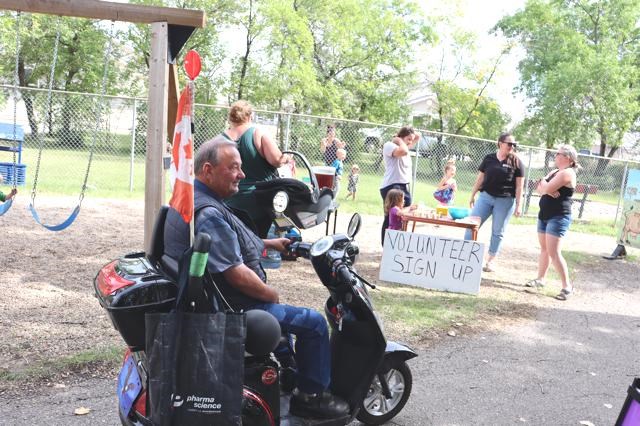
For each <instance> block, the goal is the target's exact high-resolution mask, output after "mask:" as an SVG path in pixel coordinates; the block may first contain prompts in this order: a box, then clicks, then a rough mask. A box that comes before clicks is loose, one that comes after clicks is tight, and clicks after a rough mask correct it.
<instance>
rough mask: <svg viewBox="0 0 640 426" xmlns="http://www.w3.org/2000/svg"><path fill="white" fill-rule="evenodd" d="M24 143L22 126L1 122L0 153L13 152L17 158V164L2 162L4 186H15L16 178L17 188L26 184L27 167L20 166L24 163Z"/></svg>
mask: <svg viewBox="0 0 640 426" xmlns="http://www.w3.org/2000/svg"><path fill="white" fill-rule="evenodd" d="M14 133H15V135H14ZM22 142H24V129H23V128H22V126H21V125H19V124H16V125H15V126H14V124H13V123H1V122H0V151H6V152H13V153H15V155H16V156H17V164H14V163H13V162H0V174H2V177H3V178H4V183H3V185H13V179H14V176H15V179H16V185H17V186H24V184H25V182H26V175H27V173H26V172H27V170H26V169H27V166H26V165H25V164H20V163H22Z"/></svg>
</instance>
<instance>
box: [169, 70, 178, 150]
mask: <svg viewBox="0 0 640 426" xmlns="http://www.w3.org/2000/svg"><path fill="white" fill-rule="evenodd" d="M167 95H168V98H169V104H168V111H169V113H168V114H169V116H168V117H167V135H169V139H172V138H173V133H174V131H175V128H176V115H177V114H178V103H179V101H180V87H179V85H178V66H177V65H176V64H170V65H169V93H167ZM171 142H172V143H173V141H171Z"/></svg>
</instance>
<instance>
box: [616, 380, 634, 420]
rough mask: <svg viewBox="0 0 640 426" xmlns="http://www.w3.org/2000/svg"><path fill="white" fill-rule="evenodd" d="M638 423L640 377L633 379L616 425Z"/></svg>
mask: <svg viewBox="0 0 640 426" xmlns="http://www.w3.org/2000/svg"><path fill="white" fill-rule="evenodd" d="M638 424H640V378H636V379H634V381H633V383H632V384H631V386H629V390H628V391H627V399H626V400H625V401H624V405H623V406H622V410H620V415H619V416H618V421H616V426H634V425H638Z"/></svg>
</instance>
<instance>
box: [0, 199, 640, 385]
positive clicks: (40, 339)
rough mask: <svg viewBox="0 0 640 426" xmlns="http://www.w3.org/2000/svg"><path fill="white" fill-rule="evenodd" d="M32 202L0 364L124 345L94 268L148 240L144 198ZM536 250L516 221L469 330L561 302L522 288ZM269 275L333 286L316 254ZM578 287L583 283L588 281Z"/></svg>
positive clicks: (0, 321)
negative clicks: (96, 285) (311, 260)
mask: <svg viewBox="0 0 640 426" xmlns="http://www.w3.org/2000/svg"><path fill="white" fill-rule="evenodd" d="M26 202H27V201H26V200H25V198H24V197H22V198H20V197H19V198H18V199H17V200H16V202H15V203H14V206H13V208H12V209H11V210H10V211H9V212H8V213H7V214H6V215H4V216H2V217H1V218H0V221H1V222H0V223H2V229H3V231H4V239H3V242H2V252H3V260H2V265H1V266H0V283H1V284H2V291H1V292H0V334H1V335H2V336H3V339H2V342H0V372H2V371H4V372H5V373H6V372H16V371H23V370H26V369H29V368H30V367H32V366H34V365H39V364H41V363H43V362H44V361H47V360H52V359H58V358H61V357H67V356H71V355H75V354H78V353H82V352H86V351H95V350H97V351H100V350H104V351H108V350H109V349H110V348H113V347H114V346H122V340H121V338H120V336H119V335H118V333H117V332H116V331H115V330H114V329H113V326H112V325H111V323H110V321H109V319H108V318H107V315H106V313H105V312H104V311H103V310H102V309H101V308H100V306H99V304H98V301H97V300H96V298H95V297H94V290H93V278H94V276H95V274H96V273H97V271H98V270H99V269H100V268H101V267H102V266H103V265H104V264H105V263H107V262H108V261H109V260H111V259H114V258H117V257H118V256H120V255H122V254H124V253H127V252H131V251H135V250H139V249H140V248H141V247H142V245H143V243H142V241H143V231H142V224H143V219H142V218H143V207H144V206H143V203H142V202H141V201H121V200H91V199H88V200H85V202H84V204H83V208H82V212H81V214H80V216H79V217H78V219H77V220H76V222H75V223H74V224H73V225H72V226H71V227H70V228H68V229H67V230H65V231H62V232H50V231H47V230H45V229H43V228H41V227H39V226H38V225H37V224H36V223H35V222H34V221H33V220H32V218H31V217H30V215H29V213H28V212H27V210H26V209H25V207H26ZM74 203H75V200H74V199H70V198H56V199H44V198H43V199H40V200H39V205H40V206H41V209H40V215H41V218H42V219H43V220H45V221H47V222H49V223H56V222H59V221H62V220H63V219H64V218H65V215H66V214H68V213H69V212H70V210H71V209H72V206H73V205H74ZM347 220H348V217H347V215H345V214H341V215H340V217H339V218H338V230H344V229H346V222H347ZM380 224H381V218H376V217H365V219H364V226H363V230H362V231H361V233H360V235H359V236H358V239H357V242H358V244H359V246H360V249H361V253H362V255H361V258H360V261H359V263H358V265H357V266H358V270H359V272H360V273H361V275H363V276H365V277H367V278H370V279H371V281H372V282H373V283H374V284H376V285H379V286H380V288H381V289H382V291H384V288H385V286H386V285H387V284H385V283H382V282H380V281H379V280H378V279H377V276H378V265H379V261H380V256H381V248H380V245H379V228H380ZM321 228H324V227H317V228H316V229H313V230H308V231H306V232H305V233H304V236H305V239H306V240H313V239H315V238H317V237H319V236H320V235H323V234H324V229H321ZM485 228H487V227H485ZM417 232H429V233H432V234H444V235H451V236H458V235H457V234H455V232H454V231H452V230H451V229H443V228H430V229H418V230H417ZM487 232H488V229H483V230H481V233H480V241H488V235H487ZM566 246H567V248H568V249H570V250H580V251H583V252H584V253H586V254H596V253H597V254H605V253H608V252H610V251H611V249H613V248H614V247H615V242H614V241H612V239H611V238H607V237H597V236H585V235H575V234H570V235H569V237H568V238H567V244H566ZM536 257H537V242H536V236H535V230H534V227H533V226H513V227H511V229H509V232H508V234H507V238H506V240H505V245H504V248H503V254H502V255H501V256H500V257H499V258H498V261H497V265H496V266H497V268H498V269H497V272H495V273H493V274H488V275H487V276H486V277H483V282H482V286H481V292H480V295H479V297H484V298H488V299H491V298H494V299H500V300H503V301H505V303H501V304H499V306H498V307H497V308H496V310H495V311H488V312H485V313H483V314H482V315H480V316H479V317H478V318H475V319H474V320H473V322H472V324H462V325H452V327H455V328H456V330H457V332H458V333H462V334H464V333H473V332H475V331H478V330H484V329H487V328H496V327H497V328H499V327H503V326H504V325H505V324H508V323H511V322H514V321H520V320H522V319H523V318H529V317H531V315H532V314H533V313H534V312H535V310H536V309H537V308H538V307H540V306H549V305H556V304H557V301H555V300H553V299H552V298H551V297H545V296H544V295H543V296H531V295H528V294H526V293H524V292H523V291H522V289H523V287H522V285H521V284H522V283H523V282H524V281H525V280H526V279H528V278H531V277H532V274H533V273H535V264H536ZM593 268H599V269H601V270H602V271H601V272H599V273H606V274H610V276H611V280H612V282H625V281H626V277H628V276H629V275H626V276H625V275H620V276H618V274H629V270H628V269H629V268H625V270H623V269H620V270H618V269H616V268H611V263H606V262H605V261H603V262H597V264H594V265H593ZM596 271H597V270H596ZM635 276H637V271H636V275H635ZM269 281H270V282H271V283H272V284H273V285H275V286H276V287H277V288H278V289H279V291H280V293H281V300H283V301H286V303H290V304H294V305H295V304H297V305H307V306H312V307H315V308H316V309H321V308H322V305H323V303H324V300H325V298H326V290H325V289H324V288H323V287H322V286H321V285H320V283H319V281H318V279H317V277H316V275H315V273H314V272H313V270H312V268H311V267H310V265H309V264H308V262H306V261H304V260H298V261H297V262H286V263H284V266H283V267H282V268H281V269H280V270H276V271H271V272H269ZM577 287H578V288H580V287H579V284H577ZM600 296H602V294H601V295H600ZM601 302H602V303H612V304H616V303H619V301H617V300H608V299H607V298H606V297H601V299H600V301H599V303H601ZM600 306H601V305H600ZM385 324H386V325H387V329H386V332H387V334H388V337H389V338H392V339H398V340H402V341H408V343H409V344H413V345H429V344H431V343H433V342H435V341H437V340H438V339H441V338H446V336H447V334H446V333H447V329H443V330H425V331H424V332H423V333H420V334H419V335H417V336H407V335H406V334H405V330H404V328H403V326H402V324H400V323H394V321H393V319H385ZM106 368H107V369H106V370H105V367H102V368H99V369H97V370H95V369H83V368H80V369H79V370H77V371H76V372H77V373H80V374H81V375H83V374H88V375H96V374H98V375H100V374H112V373H113V371H112V369H111V368H109V367H108V366H107V367H106ZM63 374H69V373H68V372H65V373H63ZM0 389H1V388H0ZM5 389H6V388H5Z"/></svg>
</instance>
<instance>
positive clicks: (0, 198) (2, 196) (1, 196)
mask: <svg viewBox="0 0 640 426" xmlns="http://www.w3.org/2000/svg"><path fill="white" fill-rule="evenodd" d="M3 181H4V178H3V176H2V175H1V174H0V183H2V182H3ZM17 192H18V191H17V190H16V189H15V188H14V189H12V190H11V192H10V193H9V194H8V195H5V193H4V192H2V191H0V202H3V203H4V202H5V201H9V200H10V199H12V198H13V196H14V195H16V193H17Z"/></svg>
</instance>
